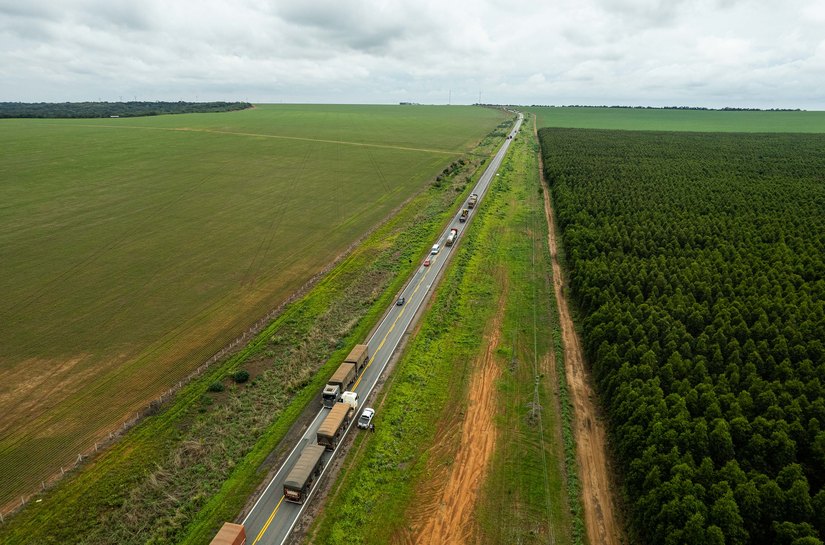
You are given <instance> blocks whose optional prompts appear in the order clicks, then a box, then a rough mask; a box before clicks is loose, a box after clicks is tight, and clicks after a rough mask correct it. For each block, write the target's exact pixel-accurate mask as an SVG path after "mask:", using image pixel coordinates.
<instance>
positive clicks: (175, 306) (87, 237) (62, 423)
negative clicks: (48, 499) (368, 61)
mask: <svg viewBox="0 0 825 545" xmlns="http://www.w3.org/2000/svg"><path fill="white" fill-rule="evenodd" d="M503 119H504V116H503V114H501V113H499V112H496V111H493V110H487V109H481V108H472V107H416V106H410V107H401V106H381V107H376V106H292V105H290V106H274V105H271V106H258V107H257V108H255V109H253V110H246V111H241V112H232V113H222V114H194V115H180V116H163V117H152V118H130V119H89V120H4V121H2V122H0V145H2V147H3V150H4V153H3V156H2V159H0V174H1V175H0V180H2V182H0V293H2V294H3V297H2V298H0V324H2V327H0V433H2V437H3V438H2V440H0V483H2V486H0V505H2V504H6V503H8V502H10V501H13V500H14V499H15V498H19V496H20V495H21V494H23V493H27V492H29V491H32V489H33V488H35V487H37V486H39V484H40V481H41V480H43V479H44V478H46V477H47V476H48V475H50V474H52V473H53V472H55V471H58V472H59V469H60V466H61V465H62V464H70V463H71V462H72V461H73V460H74V459H75V458H77V453H78V452H81V451H85V450H87V449H88V448H90V447H91V446H93V444H94V442H95V441H96V440H97V438H99V437H101V436H102V435H103V434H104V433H105V432H106V431H107V430H111V429H115V428H117V427H118V426H119V425H120V424H121V423H122V422H123V421H124V420H125V419H126V418H127V416H128V414H130V413H131V412H133V411H135V410H136V409H138V408H140V407H142V406H144V405H145V404H146V403H147V401H148V400H150V399H152V398H153V397H155V396H157V395H158V394H159V393H160V392H162V391H163V390H165V389H166V388H168V387H170V386H172V385H174V384H176V383H177V382H178V381H179V380H180V379H181V378H183V377H184V376H186V375H187V374H188V373H190V372H191V371H192V370H193V369H194V368H195V367H197V366H199V365H200V364H201V363H203V361H204V360H206V359H207V358H208V357H209V356H210V355H211V354H213V353H215V352H216V351H217V350H218V349H220V348H221V347H222V346H224V345H225V344H226V343H227V342H228V341H230V340H231V339H233V338H235V337H236V336H237V335H238V334H239V333H241V332H242V331H243V330H244V329H245V328H246V327H247V326H249V325H250V324H251V323H253V322H254V321H255V320H256V319H257V318H259V317H261V316H262V315H264V314H265V313H266V312H267V311H268V310H270V309H272V308H274V307H275V306H277V305H278V304H279V303H280V302H282V301H283V300H285V298H286V297H287V296H288V295H289V294H291V293H293V292H294V291H295V290H296V289H298V288H300V286H301V285H303V284H304V283H305V282H306V281H307V280H308V279H309V278H310V277H311V276H312V275H313V274H314V273H316V272H319V271H320V270H322V268H323V267H324V266H325V265H326V264H327V263H329V262H330V261H331V260H333V259H334V258H335V257H336V256H337V255H339V254H341V253H342V252H344V251H346V249H347V247H348V246H349V245H350V244H351V243H352V242H353V241H355V240H356V239H357V238H358V237H360V236H361V235H362V234H364V233H365V232H366V231H367V230H368V229H369V228H370V227H372V226H374V225H376V224H377V223H378V222H380V221H381V220H382V219H383V218H384V217H386V216H387V215H388V214H390V213H391V212H392V211H393V209H394V208H396V207H397V206H398V205H399V204H400V203H402V202H403V201H404V200H405V199H407V198H408V197H409V196H410V195H412V194H414V193H416V192H417V191H420V190H421V189H422V188H424V187H425V186H426V184H427V182H428V181H429V180H431V179H432V178H433V177H434V176H435V175H436V174H437V173H438V172H439V171H441V169H443V168H444V167H445V166H446V165H447V164H449V163H450V162H451V161H452V160H453V159H455V158H456V157H457V156H459V155H461V154H462V153H465V152H467V151H468V150H469V149H470V148H471V147H472V146H473V145H474V144H476V143H477V142H478V141H479V140H481V139H482V138H483V137H484V136H485V135H486V134H487V133H489V132H490V131H491V130H492V129H494V128H495V127H496V125H497V124H498V123H499V122H501V121H502V120H503ZM18 501H19V500H18Z"/></svg>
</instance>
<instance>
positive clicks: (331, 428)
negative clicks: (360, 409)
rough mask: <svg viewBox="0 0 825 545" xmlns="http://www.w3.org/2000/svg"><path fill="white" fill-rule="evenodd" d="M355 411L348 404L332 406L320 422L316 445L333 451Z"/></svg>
mask: <svg viewBox="0 0 825 545" xmlns="http://www.w3.org/2000/svg"><path fill="white" fill-rule="evenodd" d="M353 414H355V409H353V408H352V405H350V404H349V403H336V404H335V405H333V406H332V409H330V411H329V413H327V417H326V418H324V421H323V422H321V425H320V426H319V427H318V432H317V433H316V439H317V440H318V444H319V445H321V446H323V447H325V448H326V449H327V450H335V447H337V446H338V441H340V440H341V437H343V436H344V431H346V429H347V426H349V422H350V420H351V419H352V415H353Z"/></svg>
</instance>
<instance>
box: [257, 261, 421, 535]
mask: <svg viewBox="0 0 825 545" xmlns="http://www.w3.org/2000/svg"><path fill="white" fill-rule="evenodd" d="M429 272H430V269H429V268H427V270H426V271H424V274H423V275H422V276H421V280H419V281H418V284H416V285H415V289H413V291H412V293H411V294H410V298H412V297H413V296H414V295H415V294H416V292H417V291H418V288H420V287H421V284H422V283H423V282H424V280H425V279H426V278H427V274H429ZM406 310H407V307H404V308H402V309H401V312H399V313H398V316H396V317H395V320H393V322H392V325H391V326H390V328H389V330H387V334H386V335H384V338H383V339H381V343H380V344H379V345H378V348H376V349H375V353H374V354H373V355H372V358H370V361H369V362H367V367H364V371H363V372H362V373H361V376H360V377H359V378H358V380H357V381H356V382H355V385H354V386H353V387H352V389H353V390H354V389H355V388H357V387H358V384H359V383H360V382H361V379H362V378H364V374H365V373H366V371H367V368H369V366H370V365H372V362H373V361H375V357H376V355H377V354H378V351H379V350H381V347H383V346H384V343H385V342H386V341H387V337H389V336H390V333H392V330H393V329H395V325H396V324H397V323H398V320H400V319H401V316H403V315H404V312H405V311H406ZM283 501H284V496H281V500H280V501H279V502H278V505H276V506H275V509H273V510H272V513H271V514H270V515H269V518H268V519H267V520H266V524H264V527H263V528H261V531H260V532H258V535H257V537H255V541H253V542H252V545H257V543H258V542H259V541H260V540H261V538H262V537H264V534H265V533H266V531H267V530H268V529H269V525H270V524H272V520H273V519H274V518H275V513H277V512H278V509H280V508H281V503H283Z"/></svg>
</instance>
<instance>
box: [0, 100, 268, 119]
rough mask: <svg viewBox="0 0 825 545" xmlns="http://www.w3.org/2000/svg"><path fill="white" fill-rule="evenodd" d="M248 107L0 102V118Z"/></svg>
mask: <svg viewBox="0 0 825 545" xmlns="http://www.w3.org/2000/svg"><path fill="white" fill-rule="evenodd" d="M251 107H252V105H251V104H250V103H248V102H137V101H135V102H33V103H27V102H0V118H10V117H38V118H55V117H75V118H76V117H138V116H148V115H163V114H190V113H205V112H230V111H233V110H245V109H247V108H251Z"/></svg>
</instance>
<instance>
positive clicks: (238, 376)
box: [232, 369, 249, 384]
mask: <svg viewBox="0 0 825 545" xmlns="http://www.w3.org/2000/svg"><path fill="white" fill-rule="evenodd" d="M232 379H233V380H234V381H235V382H236V383H237V384H243V383H244V382H246V381H247V380H249V371H245V370H243V369H241V370H240V371H235V374H234V375H232Z"/></svg>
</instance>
